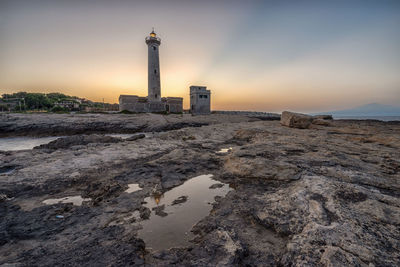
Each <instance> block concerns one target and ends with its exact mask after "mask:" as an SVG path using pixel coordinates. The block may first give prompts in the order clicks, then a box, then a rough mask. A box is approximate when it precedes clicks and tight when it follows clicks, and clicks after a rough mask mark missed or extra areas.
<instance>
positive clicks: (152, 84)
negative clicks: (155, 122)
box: [119, 30, 183, 113]
mask: <svg viewBox="0 0 400 267" xmlns="http://www.w3.org/2000/svg"><path fill="white" fill-rule="evenodd" d="M145 41H146V44H147V47H148V50H147V51H148V88H147V90H148V94H147V97H140V96H137V95H120V96H119V110H120V111H122V110H128V111H131V112H172V113H181V112H182V111H183V98H182V97H161V83H160V59H159V52H158V50H159V47H160V45H161V39H160V38H158V37H157V35H156V33H155V32H154V30H153V31H152V32H151V33H150V35H149V36H147V37H146V39H145Z"/></svg>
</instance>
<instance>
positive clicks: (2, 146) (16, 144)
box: [0, 133, 151, 151]
mask: <svg viewBox="0 0 400 267" xmlns="http://www.w3.org/2000/svg"><path fill="white" fill-rule="evenodd" d="M136 134H140V133H134V134H105V135H107V136H112V137H120V138H122V139H126V138H129V137H131V136H133V135H136ZM143 134H145V135H146V137H149V136H150V135H151V134H150V133H143ZM61 137H65V136H46V137H28V136H24V137H4V138H0V150H3V151H17V150H25V149H33V148H34V147H35V146H40V145H44V144H48V143H50V142H51V141H54V140H56V139H58V138H61Z"/></svg>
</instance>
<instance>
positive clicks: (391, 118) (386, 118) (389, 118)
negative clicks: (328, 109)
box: [333, 116, 400, 121]
mask: <svg viewBox="0 0 400 267" xmlns="http://www.w3.org/2000/svg"><path fill="white" fill-rule="evenodd" d="M333 118H334V119H335V120H378V121H400V116H333Z"/></svg>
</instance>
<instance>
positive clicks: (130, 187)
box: [125, 184, 142, 193]
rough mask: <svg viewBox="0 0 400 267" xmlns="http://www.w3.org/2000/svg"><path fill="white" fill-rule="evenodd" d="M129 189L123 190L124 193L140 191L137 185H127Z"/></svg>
mask: <svg viewBox="0 0 400 267" xmlns="http://www.w3.org/2000/svg"><path fill="white" fill-rule="evenodd" d="M128 186H129V188H128V189H126V190H125V192H126V193H133V192H136V191H140V190H142V188H141V187H140V186H139V184H128Z"/></svg>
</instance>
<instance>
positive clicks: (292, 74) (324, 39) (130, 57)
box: [0, 0, 400, 112]
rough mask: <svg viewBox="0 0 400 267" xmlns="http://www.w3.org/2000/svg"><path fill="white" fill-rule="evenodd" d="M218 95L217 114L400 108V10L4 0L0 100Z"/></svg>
mask: <svg viewBox="0 0 400 267" xmlns="http://www.w3.org/2000/svg"><path fill="white" fill-rule="evenodd" d="M152 27H154V28H155V31H156V33H157V36H158V37H160V38H161V46H160V73H161V94H162V96H179V97H184V107H186V108H187V107H188V106H189V102H188V101H189V86H191V85H202V86H207V87H208V89H210V90H211V93H212V96H211V104H212V109H214V110H255V111H270V112H279V111H282V110H293V111H299V112H318V111H327V110H338V109H344V108H350V107H354V106H359V105H363V104H368V103H372V102H378V103H382V104H390V105H397V106H399V105H400V1H388V0H381V1H378V0H376V1H369V0H363V1H355V0H354V1H352V0H348V1H340V0H336V1H302V0H298V1H285V0H281V1H272V0H271V1H260V0H258V1H256V0H254V1H252V0H247V1H236V0H229V1H228V0H213V1H209V0H202V1H190V0H186V1H184V0H174V1H168V0H163V1H152V0H147V1H134V0H132V1H128V0H114V1H105V0H104V1H103V0H80V1H78V0H69V1H64V0H51V1H50V0H0V94H3V93H10V92H17V91H27V92H44V93H46V92H62V93H65V94H69V95H75V96H79V97H84V98H88V99H91V100H94V101H103V99H104V101H105V102H109V103H116V102H118V97H119V95H120V94H133V95H140V96H146V95H147V46H146V44H145V41H144V38H145V37H146V36H148V34H149V32H150V31H151V29H152Z"/></svg>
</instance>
